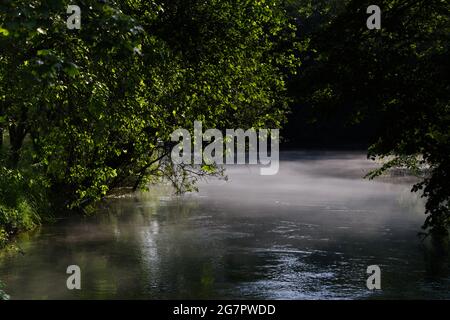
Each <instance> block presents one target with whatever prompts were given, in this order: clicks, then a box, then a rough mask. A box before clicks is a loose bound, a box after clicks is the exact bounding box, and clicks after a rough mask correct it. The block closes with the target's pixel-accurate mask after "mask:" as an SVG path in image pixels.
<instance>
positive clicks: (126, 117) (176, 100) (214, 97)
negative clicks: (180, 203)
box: [0, 0, 298, 224]
mask: <svg viewBox="0 0 450 320" xmlns="http://www.w3.org/2000/svg"><path fill="white" fill-rule="evenodd" d="M282 3H283V1H281V0H250V1H249V0H245V1H244V0H236V1H222V0H221V1H218V0H211V1H201V0H171V1H163V0H153V1H148V0H128V1H114V0H109V1H94V0H79V1H77V5H79V6H80V7H81V13H82V18H81V19H82V21H81V22H82V24H81V30H68V29H67V27H66V18H67V17H68V15H67V14H66V8H67V5H68V4H72V3H71V2H70V1H67V0H51V1H40V0H5V1H2V2H1V3H0V27H1V29H0V47H1V48H2V51H1V52H0V133H1V136H4V135H5V137H6V133H8V136H9V141H10V143H9V145H5V146H4V149H6V154H7V156H6V157H5V158H4V160H3V161H2V163H3V165H4V166H5V167H6V168H7V169H5V170H17V171H12V172H14V174H25V173H29V174H30V175H31V176H33V177H34V179H35V180H36V181H39V185H40V186H41V187H42V188H44V189H45V190H46V191H45V193H46V194H51V195H52V196H51V198H49V197H48V196H45V197H44V196H43V197H42V198H43V199H46V200H44V202H51V203H52V205H54V206H57V207H70V208H80V207H85V206H87V205H89V204H91V203H95V202H96V201H97V200H99V199H101V198H102V197H104V196H105V195H107V194H108V193H110V192H112V191H113V190H114V189H116V188H130V189H133V190H135V189H137V188H139V187H144V186H145V185H146V184H147V183H148V182H149V181H152V180H155V179H156V180H157V179H161V178H169V179H170V180H171V181H173V182H174V183H175V184H176V185H177V187H178V188H179V189H180V190H181V189H183V190H190V189H191V186H190V185H191V183H192V182H193V181H195V179H196V178H195V176H202V175H204V174H211V173H217V171H213V172H212V171H211V168H210V167H205V166H200V167H198V168H186V167H182V166H176V167H174V166H173V165H172V164H171V162H170V161H168V158H167V156H168V154H169V153H170V151H171V147H172V145H173V143H172V142H171V141H170V134H171V133H172V132H173V131H174V130H175V129H177V128H179V127H183V128H191V130H193V123H194V121H195V120H201V121H203V123H204V125H205V126H208V127H213V128H219V129H225V128H228V127H229V128H236V127H240V128H250V127H254V128H259V127H270V128H276V127H279V126H280V125H281V124H282V123H283V122H284V120H285V114H286V112H287V102H288V100H287V98H286V93H285V81H286V75H287V74H288V73H289V71H292V70H294V69H295V68H294V67H295V65H296V63H297V59H296V57H295V52H296V50H297V49H298V48H297V47H296V45H295V41H294V39H293V36H294V35H295V32H294V31H295V27H294V25H292V24H291V23H290V22H289V19H288V17H287V15H286V12H285V8H284V6H283V5H282ZM204 169H207V170H204ZM179 177H183V178H182V179H179ZM180 183H181V185H179V184H180ZM25 203H26V202H25ZM19 204H21V207H20V208H19V207H18V205H19ZM2 205H4V204H2ZM15 205H16V207H15V208H16V211H14V210H13V209H11V208H13V207H9V206H8V213H3V216H4V218H3V219H4V220H5V221H4V222H3V223H8V224H11V223H12V222H10V220H11V219H13V220H14V219H15V218H13V217H16V215H22V214H25V213H24V212H25V211H26V210H28V209H27V208H26V206H25V204H24V203H23V202H20V201H19V202H18V203H16V204H15ZM5 206H6V205H5ZM5 210H6V209H5ZM11 210H12V211H11ZM24 210H25V211H24ZM5 212H6V211H5Z"/></svg>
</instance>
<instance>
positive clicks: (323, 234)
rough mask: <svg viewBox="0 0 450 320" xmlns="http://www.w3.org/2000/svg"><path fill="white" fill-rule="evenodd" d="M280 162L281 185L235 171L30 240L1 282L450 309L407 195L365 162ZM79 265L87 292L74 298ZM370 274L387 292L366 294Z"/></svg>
mask: <svg viewBox="0 0 450 320" xmlns="http://www.w3.org/2000/svg"><path fill="white" fill-rule="evenodd" d="M282 157H283V161H282V162H281V166H280V172H279V174H278V175H276V176H260V175H259V169H258V168H257V167H245V166H244V167H231V168H230V169H229V171H228V174H229V181H228V182H225V181H216V180H214V181H209V182H208V183H203V184H201V187H200V192H199V193H198V194H189V195H185V196H182V197H171V196H168V194H167V193H164V191H163V190H157V191H155V192H152V193H149V194H142V195H136V196H130V197H124V198H121V199H112V200H111V201H109V203H108V205H107V207H105V208H104V209H101V210H100V211H101V212H100V213H99V214H98V215H96V216H94V217H89V218H83V219H81V218H73V219H71V220H65V221H61V222H60V223H57V224H55V225H51V226H45V227H43V228H41V229H40V230H36V231H35V232H33V233H29V234H27V235H24V236H22V237H21V239H20V240H19V242H18V244H19V246H20V247H21V249H22V250H23V251H24V254H3V255H1V256H0V279H1V280H2V281H3V282H4V283H5V284H6V286H7V289H6V291H7V292H8V293H9V294H10V295H11V297H12V298H13V299H24V298H25V299H29V298H31V299H51V298H57V299H79V298H83V299H91V298H93V299H104V298H123V299H133V298H136V299H166V298H201V299H202V298H205V299H206V298H235V299H241V298H264V299H266V298H270V299H361V298H362V299H366V298H450V292H449V290H448V288H449V287H450V286H449V285H450V268H449V264H448V259H447V254H446V252H447V251H445V250H443V251H439V250H437V249H433V248H431V247H430V246H428V245H427V243H422V242H421V241H420V239H419V238H418V237H417V232H418V231H420V230H419V228H420V225H421V223H422V222H423V219H424V216H423V203H422V202H421V201H420V199H418V197H417V196H416V195H414V194H411V193H410V192H409V189H410V185H409V184H406V183H398V182H396V181H389V180H383V181H378V182H377V181H366V180H363V179H361V177H362V176H364V174H365V173H366V172H367V171H368V170H369V169H370V168H372V167H373V163H371V162H369V161H366V160H365V157H364V155H363V154H362V153H349V152H346V153H339V152H335V153H331V152H328V153H325V152H320V153H311V152H308V153H305V152H289V153H284V154H283V155H282ZM72 264H77V265H79V266H80V267H81V270H82V290H81V291H69V290H67V289H66V277H67V275H66V274H65V271H66V268H67V266H68V265H72ZM372 264H377V265H379V266H380V267H381V270H382V280H381V281H382V282H381V283H382V290H381V291H377V292H371V291H369V290H367V289H366V278H367V275H366V268H367V266H368V265H372Z"/></svg>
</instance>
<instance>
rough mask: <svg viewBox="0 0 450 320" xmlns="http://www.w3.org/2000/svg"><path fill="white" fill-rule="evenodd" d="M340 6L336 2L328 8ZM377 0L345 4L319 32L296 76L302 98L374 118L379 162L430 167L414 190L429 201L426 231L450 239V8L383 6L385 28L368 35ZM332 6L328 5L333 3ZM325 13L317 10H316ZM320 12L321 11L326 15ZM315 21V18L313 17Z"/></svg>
mask: <svg viewBox="0 0 450 320" xmlns="http://www.w3.org/2000/svg"><path fill="white" fill-rule="evenodd" d="M331 3H333V2H329V3H328V8H330V5H331ZM370 4H372V3H370V2H369V1H356V0H351V1H345V2H343V4H342V5H343V8H342V7H341V8H340V9H339V10H335V11H333V10H330V9H329V10H326V12H328V13H329V12H331V14H330V15H329V17H328V19H329V20H328V22H327V23H326V24H320V25H319V26H318V27H317V25H316V28H315V30H314V31H313V32H312V33H311V35H310V38H309V39H308V40H309V42H310V51H309V56H308V57H307V58H305V59H306V60H308V59H309V60H310V61H313V62H311V63H309V64H307V65H304V66H303V68H301V69H300V72H299V77H298V78H297V79H296V81H297V82H296V85H297V89H298V90H299V91H301V92H302V97H301V101H302V102H303V103H306V104H309V105H311V106H313V108H314V109H315V110H316V111H317V112H316V114H318V115H322V116H323V115H324V114H336V113H338V112H339V113H341V114H347V115H348V117H349V120H350V121H351V122H352V123H360V122H361V121H367V119H369V120H370V123H371V124H372V125H373V126H374V128H375V131H374V134H373V136H372V141H371V143H372V146H371V147H370V149H369V156H370V157H371V158H375V157H377V156H379V157H390V161H389V162H387V164H386V165H384V166H383V168H382V169H381V170H377V171H375V172H373V173H372V174H371V175H370V177H375V176H377V175H379V174H381V173H383V172H384V171H385V170H387V169H389V168H391V167H393V166H399V165H402V166H406V167H408V168H409V169H412V170H413V171H414V172H419V171H423V170H418V169H423V168H427V170H426V171H427V172H426V174H424V175H423V176H422V182H421V183H418V184H416V185H415V186H414V187H413V191H419V190H422V195H423V196H424V197H426V199H427V202H426V213H427V214H428V215H427V218H426V221H425V224H424V229H426V230H428V231H430V232H431V233H433V234H435V235H442V234H447V233H448V232H447V230H448V226H449V224H450V207H449V199H450V179H449V172H450V157H449V154H450V140H449V139H450V130H449V128H450V106H449V83H448V74H449V54H448V50H449V35H450V29H449V28H450V24H449V16H448V11H449V4H448V2H447V1H441V0H430V1H412V0H411V1H395V0H390V1H388V0H384V1H378V3H377V4H378V5H379V6H380V8H381V10H382V26H381V30H368V28H367V27H366V19H367V18H368V15H367V14H366V8H367V7H368V6H369V5H370ZM325 7H326V5H325ZM315 14H316V15H317V10H316V11H315ZM319 15H320V14H319ZM309 16H312V15H309Z"/></svg>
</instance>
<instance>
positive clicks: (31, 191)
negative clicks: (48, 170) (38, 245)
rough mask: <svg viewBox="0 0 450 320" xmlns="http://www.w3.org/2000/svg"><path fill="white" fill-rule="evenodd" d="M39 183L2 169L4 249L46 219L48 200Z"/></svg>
mask: <svg viewBox="0 0 450 320" xmlns="http://www.w3.org/2000/svg"><path fill="white" fill-rule="evenodd" d="M39 187H40V186H39V184H38V183H36V181H35V180H33V179H31V178H29V177H25V176H23V175H22V174H21V173H20V172H19V171H17V170H11V169H7V168H5V167H0V248H2V247H4V246H5V245H6V244H7V243H8V242H9V241H10V240H11V238H12V237H14V235H16V234H17V233H19V232H23V231H27V230H31V229H33V228H35V227H36V226H38V225H39V224H40V223H41V222H42V221H43V220H45V218H44V217H43V216H44V215H45V213H44V211H45V210H44V206H43V202H44V201H45V200H44V199H45V198H46V197H45V196H44V194H43V192H42V191H41V190H39Z"/></svg>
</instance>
